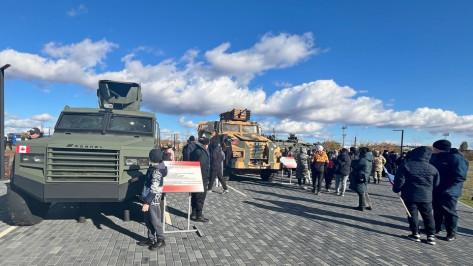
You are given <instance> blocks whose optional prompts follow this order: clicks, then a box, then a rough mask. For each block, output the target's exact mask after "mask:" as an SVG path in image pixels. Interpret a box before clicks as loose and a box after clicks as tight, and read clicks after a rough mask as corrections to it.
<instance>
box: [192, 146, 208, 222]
mask: <svg viewBox="0 0 473 266" xmlns="http://www.w3.org/2000/svg"><path fill="white" fill-rule="evenodd" d="M209 143H210V140H209V139H208V138H205V137H201V138H199V142H198V143H196V145H195V149H194V150H193V151H192V153H191V155H190V159H191V161H196V162H200V172H201V173H202V184H203V185H204V192H199V193H191V206H192V213H191V219H192V220H195V221H196V222H202V223H206V222H208V221H209V219H207V218H205V217H204V215H203V213H202V212H203V210H204V202H205V198H206V196H207V188H208V187H209V180H210V154H209V151H208V150H207V148H208V147H209Z"/></svg>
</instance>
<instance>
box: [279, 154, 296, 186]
mask: <svg viewBox="0 0 473 266" xmlns="http://www.w3.org/2000/svg"><path fill="white" fill-rule="evenodd" d="M280 162H281V163H282V167H283V170H282V172H281V178H282V174H283V172H284V168H286V169H288V171H290V172H289V184H292V169H296V168H297V163H296V160H295V159H294V157H281V159H280Z"/></svg>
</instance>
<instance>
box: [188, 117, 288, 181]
mask: <svg viewBox="0 0 473 266" xmlns="http://www.w3.org/2000/svg"><path fill="white" fill-rule="evenodd" d="M249 120H250V111H249V110H246V109H244V110H242V109H233V110H232V111H229V112H225V113H222V114H220V121H201V122H200V123H199V126H198V128H197V131H198V135H199V137H202V136H204V137H208V138H210V140H216V141H218V142H219V143H220V145H221V146H222V149H223V151H224V152H225V171H227V174H246V173H253V174H259V175H260V176H261V178H262V179H263V180H267V181H272V180H273V179H274V178H276V176H277V171H278V170H279V169H280V163H279V158H280V157H281V150H280V148H279V147H278V145H276V144H275V143H274V142H272V141H271V140H270V139H268V138H266V137H265V136H263V135H262V134H261V126H260V125H259V124H258V123H256V122H250V121H249Z"/></svg>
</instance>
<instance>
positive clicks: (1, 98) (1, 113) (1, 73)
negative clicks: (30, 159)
mask: <svg viewBox="0 0 473 266" xmlns="http://www.w3.org/2000/svg"><path fill="white" fill-rule="evenodd" d="M9 67H10V64H6V65H4V66H2V67H1V68H0V105H1V107H0V120H1V122H0V132H1V133H2V136H1V137H2V140H1V141H0V144H1V147H0V161H1V163H2V165H1V167H0V169H1V170H0V179H5V93H4V91H5V82H4V81H5V69H7V68H9Z"/></svg>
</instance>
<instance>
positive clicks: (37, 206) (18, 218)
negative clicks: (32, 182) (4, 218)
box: [7, 184, 49, 225]
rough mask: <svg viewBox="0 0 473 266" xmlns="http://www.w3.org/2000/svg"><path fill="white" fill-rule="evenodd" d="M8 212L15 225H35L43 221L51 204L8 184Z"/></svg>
mask: <svg viewBox="0 0 473 266" xmlns="http://www.w3.org/2000/svg"><path fill="white" fill-rule="evenodd" d="M7 201H8V212H9V213H10V218H11V220H12V222H13V223H14V224H15V225H35V224H38V223H40V222H42V221H43V218H44V217H45V216H46V214H47V213H48V210H49V204H46V203H42V202H39V201H37V200H35V199H33V198H32V197H31V196H29V195H26V194H25V193H22V192H20V191H18V190H17V189H15V188H14V185H11V184H10V185H9V186H8V191H7Z"/></svg>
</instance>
